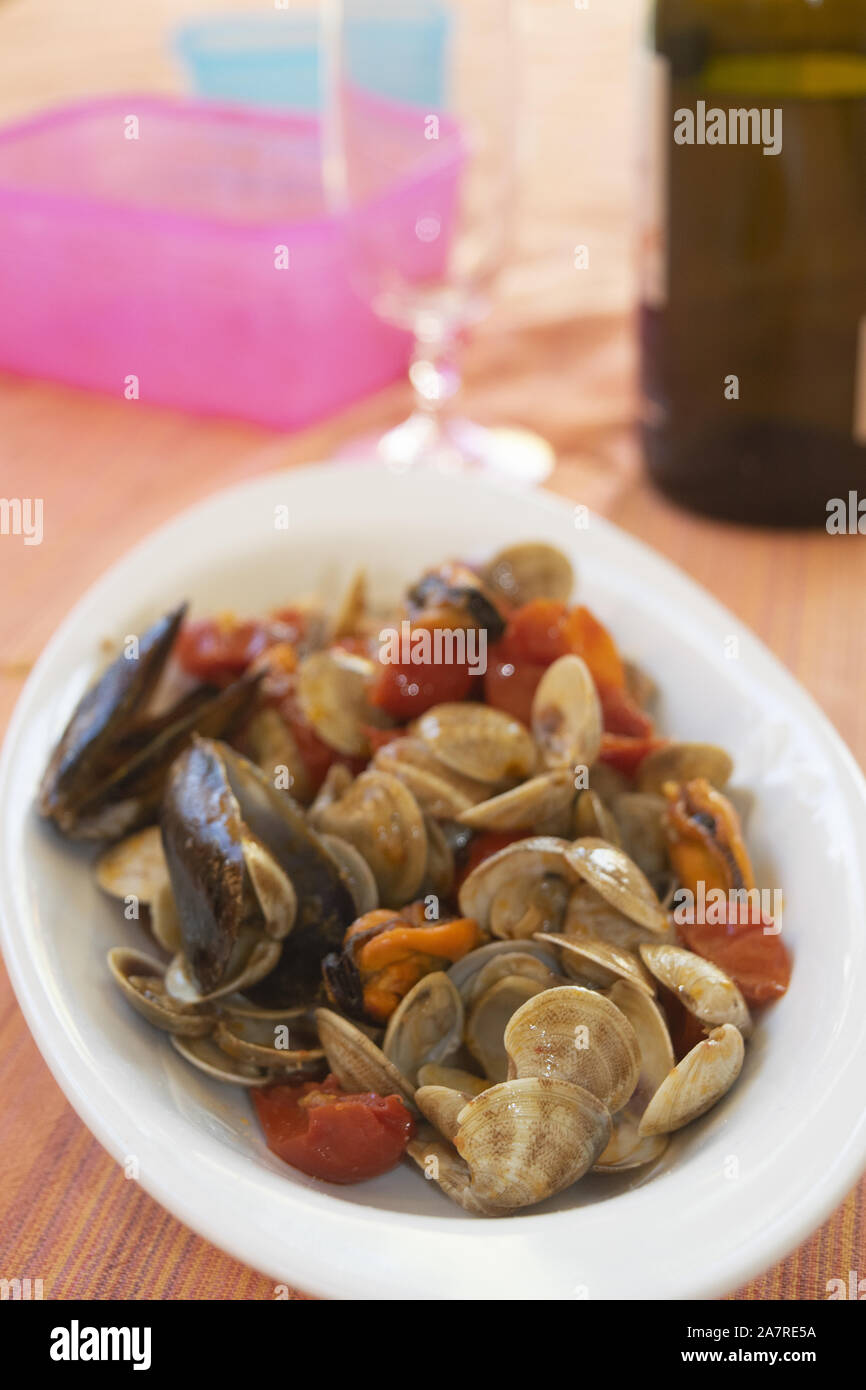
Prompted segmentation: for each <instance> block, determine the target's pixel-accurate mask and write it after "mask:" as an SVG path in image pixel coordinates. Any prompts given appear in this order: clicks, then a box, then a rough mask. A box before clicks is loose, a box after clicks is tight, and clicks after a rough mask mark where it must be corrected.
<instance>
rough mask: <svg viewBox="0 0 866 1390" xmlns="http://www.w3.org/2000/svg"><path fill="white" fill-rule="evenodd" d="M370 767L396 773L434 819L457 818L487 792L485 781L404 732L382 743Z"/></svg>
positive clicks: (395, 775)
mask: <svg viewBox="0 0 866 1390" xmlns="http://www.w3.org/2000/svg"><path fill="white" fill-rule="evenodd" d="M372 767H373V768H377V769H379V770H380V771H381V772H390V773H391V774H392V775H393V776H394V777H398V778H399V779H400V781H401V782H403V783H404V785H405V786H406V787H408V789H409V791H410V792H411V793H412V795H413V796H414V798H415V800H416V801H417V802H418V805H419V806H420V808H421V810H422V811H423V812H424V814H425V815H427V816H432V817H433V819H434V820H457V818H458V817H459V816H461V815H462V814H463V812H464V811H468V810H470V809H471V807H472V806H474V805H475V804H476V802H480V801H484V800H486V798H487V797H488V796H489V795H490V788H489V786H488V785H487V784H486V783H484V782H478V781H477V780H476V779H475V778H473V777H464V776H462V775H461V774H460V773H459V772H455V771H454V769H453V768H450V767H446V766H445V764H444V763H443V762H440V760H439V759H438V758H437V757H436V755H435V753H433V752H432V751H431V750H430V749H429V748H428V747H427V745H426V743H424V741H423V740H422V739H420V738H412V737H411V736H408V735H407V736H406V737H405V738H395V739H392V740H391V741H390V742H389V743H386V744H383V746H382V747H381V748H379V749H378V750H377V752H376V754H375V756H374V758H373V762H372Z"/></svg>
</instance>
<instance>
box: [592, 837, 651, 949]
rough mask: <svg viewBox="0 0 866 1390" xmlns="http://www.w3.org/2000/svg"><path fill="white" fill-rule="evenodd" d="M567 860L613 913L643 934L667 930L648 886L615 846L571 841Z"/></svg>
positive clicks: (627, 858) (630, 862)
mask: <svg viewBox="0 0 866 1390" xmlns="http://www.w3.org/2000/svg"><path fill="white" fill-rule="evenodd" d="M568 859H569V863H570V865H571V866H572V868H573V869H574V870H575V872H576V873H578V874H580V876H581V878H583V879H584V880H585V881H586V882H587V883H588V884H589V886H590V887H591V888H593V889H594V890H595V892H596V893H598V894H599V895H600V896H601V897H602V898H604V900H605V902H607V903H609V904H610V906H611V907H613V908H615V909H616V911H617V912H621V913H622V914H623V916H625V917H628V918H629V919H630V920H631V921H632V922H637V923H638V924H639V925H640V926H642V927H645V928H646V929H647V931H651V932H666V931H668V930H669V924H668V918H667V913H666V912H665V910H664V908H663V907H662V905H661V903H660V902H659V900H658V898H657V897H656V895H655V892H654V890H653V887H652V885H651V883H650V882H649V880H648V879H647V877H646V875H645V874H643V873H641V871H640V869H639V868H638V866H637V864H635V862H634V860H633V859H629V857H628V855H627V854H625V853H624V851H623V850H621V849H617V847H616V845H611V844H609V843H608V842H607V841H606V840H599V839H596V838H595V837H594V836H588V837H586V838H585V839H582V840H575V842H574V844H573V845H572V846H571V847H570V849H569V851H568Z"/></svg>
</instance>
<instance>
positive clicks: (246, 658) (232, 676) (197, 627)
mask: <svg viewBox="0 0 866 1390" xmlns="http://www.w3.org/2000/svg"><path fill="white" fill-rule="evenodd" d="M270 641H271V638H270V635H269V632H268V628H267V624H266V623H262V622H254V621H252V620H250V621H243V622H238V621H237V619H235V618H233V617H225V618H197V619H195V620H193V621H192V622H188V623H184V625H183V627H182V628H181V630H180V634H179V636H178V639H177V646H176V648H175V655H176V656H177V659H178V661H179V662H180V664H181V666H182V667H183V669H184V670H185V671H188V672H189V674H190V675H191V676H197V677H198V679H199V680H202V681H207V682H208V683H209V684H213V685H227V684H228V683H229V682H230V681H233V680H236V679H237V677H238V676H239V675H241V674H242V673H243V672H244V671H245V670H246V669H247V667H248V666H249V665H250V664H251V662H253V661H255V659H256V657H257V656H260V655H261V653H262V652H263V651H264V650H265V648H266V647H267V646H268V645H269V643H270Z"/></svg>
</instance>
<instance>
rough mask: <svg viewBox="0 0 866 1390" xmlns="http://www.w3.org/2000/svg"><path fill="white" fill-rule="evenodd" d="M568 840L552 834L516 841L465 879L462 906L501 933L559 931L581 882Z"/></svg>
mask: <svg viewBox="0 0 866 1390" xmlns="http://www.w3.org/2000/svg"><path fill="white" fill-rule="evenodd" d="M569 850H570V846H569V844H568V841H566V840H560V839H557V838H556V837H555V836H553V835H536V836H533V837H531V838H529V839H527V840H516V841H515V842H514V843H513V844H510V845H506V846H505V848H504V849H501V850H499V851H498V852H497V853H496V854H491V855H490V856H489V858H487V859H484V860H482V862H481V863H480V864H479V865H478V866H477V867H476V868H475V869H473V870H472V872H471V873H470V874H468V875H467V877H466V878H465V879H464V880H463V883H462V885H461V888H460V893H459V895H458V899H459V902H460V910H461V912H463V913H464V915H465V916H467V917H474V919H475V921H476V922H477V923H478V925H479V926H480V927H481V928H482V929H483V930H484V931H491V932H492V933H493V935H494V936H499V937H525V936H532V934H533V932H537V931H553V932H555V931H557V930H558V929H559V925H560V923H561V921H562V917H563V913H564V911H565V906H566V902H567V900H568V894H569V891H570V889H571V887H572V886H573V885H574V884H575V883H576V882H577V872H576V870H575V868H574V866H573V864H572V862H571V858H570V853H569Z"/></svg>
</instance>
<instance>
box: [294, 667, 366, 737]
mask: <svg viewBox="0 0 866 1390" xmlns="http://www.w3.org/2000/svg"><path fill="white" fill-rule="evenodd" d="M375 674H376V663H375V662H374V661H371V660H370V659H369V658H368V657H363V656H358V655H356V653H354V652H348V651H345V650H344V649H343V648H342V647H332V648H329V649H328V650H327V651H323V652H313V653H312V654H311V655H310V656H308V657H305V659H304V660H303V661H302V662H301V664H300V667H299V668H298V684H297V698H298V704H299V706H300V708H301V712H302V713H303V715H304V717H305V718H306V720H307V722H308V724H309V725H310V727H311V728H312V729H314V730H315V732H316V733H317V734H318V735H319V737H320V738H321V739H323V740H324V741H325V743H327V744H329V745H330V747H331V748H336V749H337V751H338V752H339V753H344V754H346V755H347V756H349V757H364V756H366V755H367V754H369V752H370V740H369V737H368V735H367V733H366V732H365V725H366V726H369V725H371V724H379V723H381V711H380V710H376V709H375V708H374V707H373V706H372V705H371V704H370V703H369V700H368V698H367V697H368V692H369V689H370V685H371V683H372V681H373V678H374V677H375Z"/></svg>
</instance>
